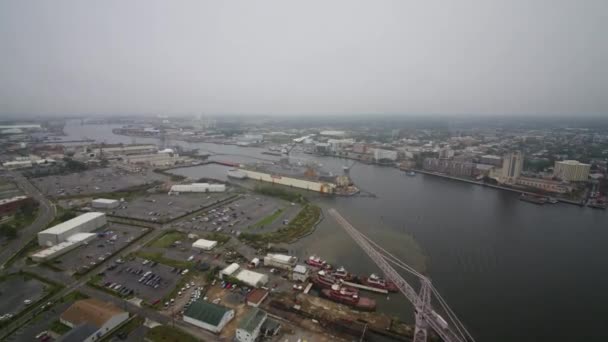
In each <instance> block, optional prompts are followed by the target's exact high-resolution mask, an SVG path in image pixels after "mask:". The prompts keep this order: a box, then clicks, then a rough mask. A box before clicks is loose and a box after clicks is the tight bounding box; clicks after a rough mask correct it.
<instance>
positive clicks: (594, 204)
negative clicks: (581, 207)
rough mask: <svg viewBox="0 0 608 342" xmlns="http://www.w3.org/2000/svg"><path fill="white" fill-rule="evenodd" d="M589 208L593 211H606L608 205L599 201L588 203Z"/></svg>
mask: <svg viewBox="0 0 608 342" xmlns="http://www.w3.org/2000/svg"><path fill="white" fill-rule="evenodd" d="M587 206H588V207H589V208H593V209H604V210H605V209H606V203H601V202H597V201H593V202H589V203H587Z"/></svg>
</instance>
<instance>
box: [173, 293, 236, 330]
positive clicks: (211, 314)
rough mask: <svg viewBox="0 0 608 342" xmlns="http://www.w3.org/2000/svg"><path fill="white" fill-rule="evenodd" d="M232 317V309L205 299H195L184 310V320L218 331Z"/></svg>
mask: <svg viewBox="0 0 608 342" xmlns="http://www.w3.org/2000/svg"><path fill="white" fill-rule="evenodd" d="M233 318H234V310H232V309H229V308H227V307H224V306H220V305H217V304H213V303H210V302H206V301H201V300H196V301H194V302H192V304H190V306H189V307H188V309H186V311H185V312H184V322H188V323H190V324H192V325H195V326H197V327H199V328H203V329H205V330H208V331H211V332H214V333H216V334H217V333H219V332H221V331H222V329H224V326H226V324H228V322H230V321H231V320H232V319H233Z"/></svg>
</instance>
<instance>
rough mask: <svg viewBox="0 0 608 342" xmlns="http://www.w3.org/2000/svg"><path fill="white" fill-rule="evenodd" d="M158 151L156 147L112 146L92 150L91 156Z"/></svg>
mask: <svg viewBox="0 0 608 342" xmlns="http://www.w3.org/2000/svg"><path fill="white" fill-rule="evenodd" d="M156 150H157V147H156V145H151V144H150V145H124V146H111V147H107V146H106V147H99V148H94V149H92V150H91V152H89V153H91V154H94V155H95V156H99V155H100V154H103V155H104V156H126V155H131V154H150V153H153V152H155V151H156Z"/></svg>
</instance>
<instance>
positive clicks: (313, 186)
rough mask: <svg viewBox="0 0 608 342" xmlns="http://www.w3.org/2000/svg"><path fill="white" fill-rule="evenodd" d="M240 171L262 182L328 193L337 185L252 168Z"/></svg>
mask: <svg viewBox="0 0 608 342" xmlns="http://www.w3.org/2000/svg"><path fill="white" fill-rule="evenodd" d="M239 171H242V172H243V173H245V174H246V175H247V178H249V179H254V180H259V181H262V182H268V183H272V184H280V185H286V186H291V187H294V188H299V189H305V190H311V191H317V192H321V193H326V194H332V193H333V192H334V190H335V187H336V185H335V184H333V183H328V182H314V181H308V180H304V179H297V178H293V177H284V176H280V175H274V174H269V173H263V172H256V171H251V170H246V169H239Z"/></svg>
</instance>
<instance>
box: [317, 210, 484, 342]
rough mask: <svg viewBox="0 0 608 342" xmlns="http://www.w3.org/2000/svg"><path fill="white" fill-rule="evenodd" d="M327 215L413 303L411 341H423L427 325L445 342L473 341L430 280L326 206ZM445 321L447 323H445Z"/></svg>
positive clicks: (425, 339) (425, 337) (426, 333)
mask: <svg viewBox="0 0 608 342" xmlns="http://www.w3.org/2000/svg"><path fill="white" fill-rule="evenodd" d="M328 212H329V214H330V215H331V216H332V217H333V218H334V219H335V220H336V221H337V222H338V223H339V224H340V226H341V227H342V228H344V230H345V231H346V233H348V235H349V236H350V237H351V238H353V240H355V242H356V243H357V244H358V245H359V247H361V248H362V249H363V251H365V253H367V255H368V256H369V257H370V258H371V259H372V260H373V261H374V263H376V265H377V266H378V267H379V268H380V269H381V270H382V272H384V275H385V276H386V278H387V279H389V280H390V281H392V282H394V283H395V285H396V286H397V287H398V288H399V291H400V292H401V293H403V295H405V297H406V298H407V299H408V300H409V301H410V302H411V303H412V305H414V310H415V316H416V330H415V331H414V339H413V341H414V342H424V341H427V336H428V329H429V328H431V329H433V331H435V333H437V335H439V337H441V339H442V340H443V341H445V342H474V341H475V339H473V337H472V336H471V334H470V333H469V332H468V331H467V330H466V328H465V327H464V325H463V324H462V323H461V322H460V320H459V319H458V317H456V314H454V312H453V311H452V309H450V307H449V306H448V304H447V303H446V302H445V300H444V299H443V298H442V297H441V295H440V294H439V292H438V291H437V289H435V288H434V287H433V285H432V284H431V280H430V279H429V278H427V277H426V276H424V275H422V274H420V273H419V272H418V271H416V270H415V269H413V268H412V267H410V266H408V265H407V264H406V263H404V262H402V261H400V260H399V259H398V258H396V257H395V256H394V255H392V254H391V253H389V252H388V251H386V250H385V249H384V248H382V247H381V246H379V245H378V244H376V243H375V242H374V241H372V240H371V239H369V238H368V237H367V236H365V235H364V234H363V233H361V232H359V231H358V230H357V229H355V227H353V226H352V225H351V224H350V223H349V222H348V221H347V220H346V219H345V218H344V217H342V215H340V214H339V213H338V212H337V211H336V210H335V209H329V210H328ZM390 263H392V264H394V265H395V266H397V267H398V268H400V269H403V270H405V271H407V272H409V273H410V274H412V275H414V276H415V277H416V278H418V279H419V280H420V291H419V292H418V293H417V292H416V291H415V290H414V288H413V287H412V286H411V285H410V284H408V283H407V281H405V279H403V277H402V276H401V275H400V274H399V273H398V272H397V271H396V270H395V269H394V268H393V266H391V264H390ZM432 298H434V299H435V300H436V301H437V303H439V305H440V307H441V308H442V309H443V312H444V313H445V314H446V315H447V318H448V321H447V322H446V320H445V319H443V317H442V316H441V315H439V314H438V313H437V312H436V311H435V310H433V306H432V301H431V299H432ZM448 322H449V323H448Z"/></svg>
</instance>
